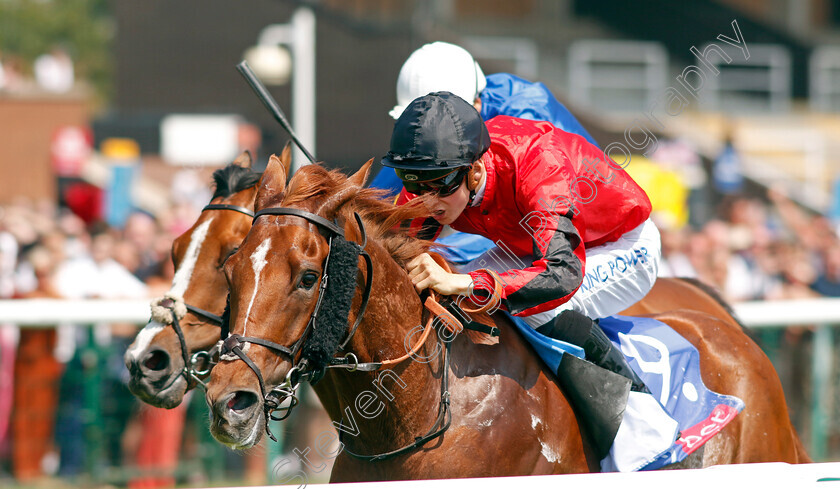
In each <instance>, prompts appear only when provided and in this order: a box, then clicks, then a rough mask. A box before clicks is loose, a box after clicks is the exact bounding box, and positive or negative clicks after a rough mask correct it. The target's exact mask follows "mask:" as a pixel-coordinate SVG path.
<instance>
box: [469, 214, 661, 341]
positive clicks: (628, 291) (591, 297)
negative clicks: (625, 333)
mask: <svg viewBox="0 0 840 489" xmlns="http://www.w3.org/2000/svg"><path fill="white" fill-rule="evenodd" d="M489 256H492V257H493V259H488V257H489ZM507 256H508V255H507V254H506V253H500V252H499V250H498V249H496V248H495V247H494V248H491V249H489V250H487V251H486V252H485V253H483V254H482V255H481V256H479V257H478V258H476V259H475V260H473V261H471V262H469V263H465V264H464V265H462V266H461V267H460V268H459V271H460V272H461V273H467V272H470V271H472V270H476V269H478V268H483V267H487V266H488V264H492V266H491V268H493V269H494V270H495V271H497V272H506V271H507V270H510V269H513V268H519V267H521V266H522V262H525V263H533V258H534V257H533V256H524V257H520V258H519V259H518V260H517V261H518V262H519V263H515V262H514V260H513V259H508V260H504V259H500V257H507ZM661 256H662V243H661V241H660V237H659V230H658V229H657V228H656V225H655V224H654V223H653V221H651V220H650V219H648V220H647V221H645V222H643V223H642V224H640V225H639V226H637V227H636V228H634V229H632V230H631V231H628V232H626V233H625V234H624V235H623V236H621V238H619V239H618V240H617V241H613V242H610V243H605V244H603V245H601V246H596V247H593V248H589V249H587V250H586V266H585V272H586V273H585V275H584V277H583V283H582V284H581V286H580V288H579V289H578V290H577V292H575V294H574V295H573V296H572V297H571V299H569V300H568V301H567V302H565V303H563V304H561V305H560V306H558V307H556V308H554V309H552V310H550V311H546V312H541V313H537V314H534V315H531V316H522V319H523V320H524V321H525V322H526V323H527V324H528V325H530V326H531V327H533V328H536V327H538V326H540V325H542V324H545V323H547V322H548V321H549V320H551V319H552V318H554V317H555V316H557V315H558V314H560V313H561V312H562V311H564V310H566V309H573V310H575V311H578V312H580V313H582V314H585V315H586V316H589V317H590V318H593V319H596V318H602V317H606V316H610V315H613V314H616V313H619V312H621V311H623V310H624V309H627V308H628V307H630V306H631V305H633V304H635V303H636V302H637V301H639V300H641V299H642V298H643V297H644V296H645V295H647V293H648V292H650V289H651V288H653V283H654V282H655V281H656V273H657V271H658V269H659V260H660V258H661ZM505 266H507V268H505Z"/></svg>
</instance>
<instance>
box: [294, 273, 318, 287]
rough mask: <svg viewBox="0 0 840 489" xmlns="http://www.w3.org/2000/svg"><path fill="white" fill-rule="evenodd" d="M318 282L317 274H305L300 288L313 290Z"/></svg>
mask: <svg viewBox="0 0 840 489" xmlns="http://www.w3.org/2000/svg"><path fill="white" fill-rule="evenodd" d="M317 281H318V274H317V273H315V272H306V273H304V274H303V277H301V279H300V285H299V287H301V288H304V289H307V290H309V289H311V288H312V286H313V285H315V282H317Z"/></svg>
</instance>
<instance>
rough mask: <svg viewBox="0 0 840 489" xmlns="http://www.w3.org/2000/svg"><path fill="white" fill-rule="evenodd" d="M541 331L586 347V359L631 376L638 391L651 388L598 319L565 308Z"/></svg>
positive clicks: (624, 375) (540, 331)
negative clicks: (594, 319) (614, 344)
mask: <svg viewBox="0 0 840 489" xmlns="http://www.w3.org/2000/svg"><path fill="white" fill-rule="evenodd" d="M537 332H538V333H540V334H544V335H546V336H548V337H550V338H554V339H557V340H561V341H565V342H568V343H571V344H573V345H578V346H580V347H582V348H583V351H584V352H585V353H586V359H587V360H589V361H590V362H592V363H594V364H595V365H597V366H599V367H601V368H604V369H607V370H609V371H610V372H615V373H617V374H619V375H621V376H623V377H626V378H628V379H630V382H631V383H632V384H631V385H632V387H631V389H632V390H633V391H634V392H647V393H650V390H649V389H648V388H647V386H645V383H644V382H642V379H640V378H639V376H638V375H636V372H634V371H633V369H632V368H631V367H630V365H629V364H628V363H627V359H625V358H624V355H623V354H622V353H621V351H619V350H618V349H617V348H614V347H613V344H612V342H611V341H610V340H609V338H607V335H606V334H605V333H604V330H602V329H601V327H600V326H598V323H597V322H595V321H593V320H592V319H591V318H589V317H587V316H584V315H583V314H581V313H579V312H576V311H572V310H565V311H563V312H562V313H560V315H558V316H557V317H555V318H554V319H553V320H551V321H549V322H547V323H545V324H543V325H542V326H540V327H538V328H537Z"/></svg>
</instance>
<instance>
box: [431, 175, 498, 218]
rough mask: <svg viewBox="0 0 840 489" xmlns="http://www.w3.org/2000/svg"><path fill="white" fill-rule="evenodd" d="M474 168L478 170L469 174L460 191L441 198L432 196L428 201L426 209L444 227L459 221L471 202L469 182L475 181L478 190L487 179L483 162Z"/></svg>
mask: <svg viewBox="0 0 840 489" xmlns="http://www.w3.org/2000/svg"><path fill="white" fill-rule="evenodd" d="M473 168H474V169H477V173H476V170H474V171H472V172H470V173H468V174H467V176H466V178H465V179H464V181H463V182H462V183H461V186H460V187H458V190H456V191H455V192H453V193H452V194H451V195H447V196H446V197H441V196H440V194H434V193H432V194H430V195H429V197H427V200H426V207H427V208H428V209H429V212H431V213H432V217H433V218H435V220H436V221H437V222H439V223H441V224H443V225H448V224H452V223H453V222H455V220H456V219H458V216H460V215H461V213H462V212H464V209H466V208H467V205H468V204H469V201H470V190H469V188H468V185H467V182H468V181H470V180H472V179H474V183H475V185H474V187H475V188H478V186H479V185H481V183H482V182H484V178H485V170H484V164H483V163H481V160H479V161H477V162H475V163H474V164H473Z"/></svg>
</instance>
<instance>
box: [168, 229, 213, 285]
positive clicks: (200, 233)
mask: <svg viewBox="0 0 840 489" xmlns="http://www.w3.org/2000/svg"><path fill="white" fill-rule="evenodd" d="M211 222H213V218H212V217H211V218H210V219H207V220H206V221H204V222H203V223H201V226H198V227H197V228H195V231H193V233H192V236H190V245H189V246H187V252H186V253H185V254H184V260H183V261H182V262H181V266H180V267H178V271H177V272H175V277H173V278H172V288H171V289H169V292H170V293H172V294H173V295H175V296H176V297H183V296H184V292H186V291H187V286H189V285H190V279H191V278H192V274H193V270H195V263H196V262H197V261H198V254H199V253H201V245H202V244H204V240H205V239H206V238H207V230H208V229H210V223H211Z"/></svg>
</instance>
